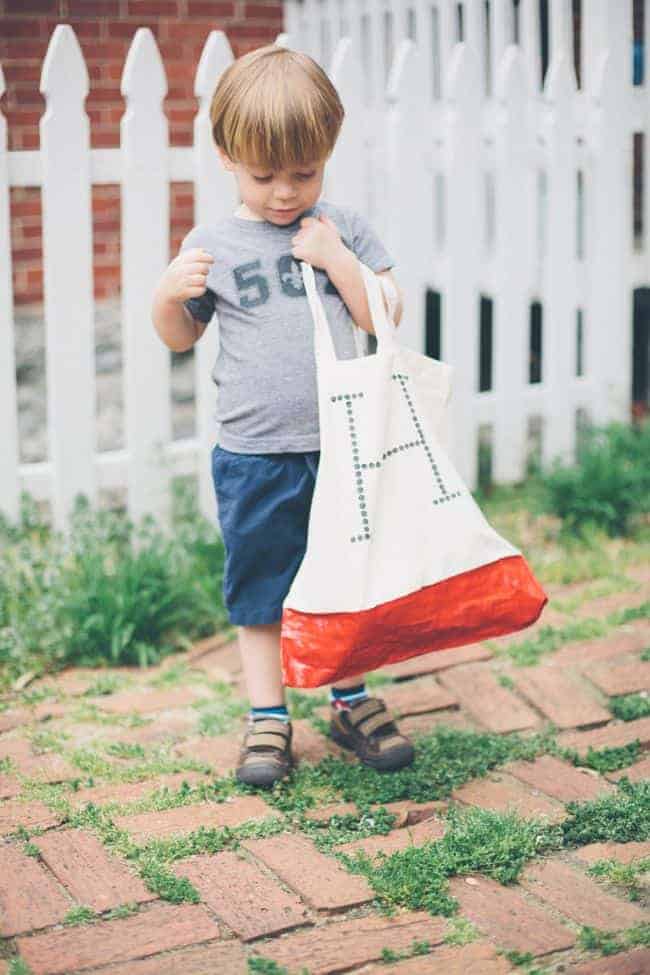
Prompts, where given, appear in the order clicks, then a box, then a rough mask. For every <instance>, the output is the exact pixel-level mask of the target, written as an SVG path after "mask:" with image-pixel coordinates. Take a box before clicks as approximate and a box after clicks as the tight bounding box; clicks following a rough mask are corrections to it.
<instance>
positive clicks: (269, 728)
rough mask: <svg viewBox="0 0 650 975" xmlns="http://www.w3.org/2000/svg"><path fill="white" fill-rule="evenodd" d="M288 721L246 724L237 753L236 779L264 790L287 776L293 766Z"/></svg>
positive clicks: (264, 720)
mask: <svg viewBox="0 0 650 975" xmlns="http://www.w3.org/2000/svg"><path fill="white" fill-rule="evenodd" d="M291 739H292V727H291V722H290V721H289V722H286V721H282V720H281V719H280V718H258V720H257V721H250V720H249V723H248V728H247V729H246V734H245V736H244V741H243V744H242V748H241V752H240V755H239V765H238V766H237V771H236V773H235V774H236V778H237V779H238V780H239V781H240V782H244V783H245V784H246V785H259V786H263V787H266V788H268V787H269V786H272V785H273V783H274V782H276V781H277V780H278V779H282V778H284V777H285V776H286V775H288V773H289V771H290V770H291V768H292V767H293V756H292V754H291Z"/></svg>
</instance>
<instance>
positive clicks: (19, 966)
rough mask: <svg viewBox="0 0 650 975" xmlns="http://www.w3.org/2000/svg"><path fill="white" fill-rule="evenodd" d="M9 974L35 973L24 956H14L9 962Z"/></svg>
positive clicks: (23, 974) (30, 974)
mask: <svg viewBox="0 0 650 975" xmlns="http://www.w3.org/2000/svg"><path fill="white" fill-rule="evenodd" d="M7 975H33V973H32V969H31V968H30V967H29V965H28V964H27V962H26V961H23V959H22V958H12V959H11V960H10V962H9V968H8V969H7Z"/></svg>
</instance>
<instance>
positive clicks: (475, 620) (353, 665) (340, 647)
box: [281, 555, 548, 687]
mask: <svg viewBox="0 0 650 975" xmlns="http://www.w3.org/2000/svg"><path fill="white" fill-rule="evenodd" d="M547 602H548V596H547V595H546V593H545V592H544V590H543V589H542V588H541V586H540V585H539V583H538V582H537V580H536V579H535V577H534V576H533V574H532V572H531V571H530V568H529V567H528V563H527V562H526V560H525V559H524V557H523V556H521V555H512V556H508V557H507V558H504V559H499V560H498V561H496V562H491V563H490V564H489V565H482V566H480V567H479V568H478V569H472V570H471V571H469V572H462V573H461V574H460V575H457V576H452V578H451V579H444V580H443V581H442V582H437V583H435V585H433V586H426V587H425V588H423V589H419V590H418V591H417V592H414V593H409V594H408V595H406V596H400V598H399V599H393V600H390V601H389V602H387V603H382V604H381V605H379V606H373V608H372V609H367V610H362V611H360V612H356V613H301V612H298V611H297V610H294V609H285V610H284V611H283V613H282V630H281V658H282V679H283V682H284V684H285V686H287V687H320V686H321V685H322V684H331V683H335V682H336V681H337V680H342V679H343V678H345V677H355V676H356V675H357V674H364V673H366V672H368V671H372V670H376V669H377V668H378V667H383V666H385V665H387V664H395V663H398V662H399V661H400V660H408V659H409V658H410V657H418V656H420V655H422V654H425V653H431V652H432V651H433V650H448V649H451V648H452V647H459V646H464V645H466V644H468V643H476V642H477V641H480V640H487V639H489V638H490V637H495V636H503V635H504V634H506V633H514V632H515V631H516V630H522V629H524V628H525V627H527V626H530V625H531V623H534V622H535V620H536V619H538V617H539V615H540V613H541V612H542V609H543V608H544V606H545V605H546V603H547Z"/></svg>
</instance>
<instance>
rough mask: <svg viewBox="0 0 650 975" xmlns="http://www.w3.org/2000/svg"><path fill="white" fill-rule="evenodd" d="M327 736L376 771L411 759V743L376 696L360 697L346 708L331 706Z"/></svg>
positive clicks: (391, 768)
mask: <svg viewBox="0 0 650 975" xmlns="http://www.w3.org/2000/svg"><path fill="white" fill-rule="evenodd" d="M330 736H331V738H333V739H334V741H335V742H336V743H337V744H338V745H342V746H343V748H350V749H352V750H353V751H354V752H356V754H357V755H358V756H359V758H360V759H361V761H362V762H363V764H364V765H369V766H370V767H371V768H374V769H378V770H380V771H384V772H392V771H395V770H396V769H399V768H403V767H404V766H405V765H410V764H411V763H412V762H413V759H414V758H415V750H414V748H413V744H412V743H411V741H410V740H409V739H408V738H406V737H405V736H404V735H401V734H400V733H399V729H398V727H397V725H396V724H395V722H394V720H393V718H392V716H391V714H390V712H389V710H388V708H387V707H386V704H385V702H384V701H383V700H382V699H381V698H380V697H367V698H364V699H363V700H362V701H358V702H357V704H353V705H352V706H351V707H350V708H341V709H340V710H339V709H338V708H334V707H332V708H331V720H330Z"/></svg>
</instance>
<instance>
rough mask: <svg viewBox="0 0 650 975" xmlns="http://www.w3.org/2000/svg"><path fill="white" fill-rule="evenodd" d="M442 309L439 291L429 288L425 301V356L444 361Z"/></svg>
mask: <svg viewBox="0 0 650 975" xmlns="http://www.w3.org/2000/svg"><path fill="white" fill-rule="evenodd" d="M440 309H441V296H440V292H439V291H433V290H432V289H431V288H427V293H426V300H425V326H424V336H425V347H424V351H425V354H426V355H428V356H431V358H432V359H442V347H441V341H440V335H441V332H440Z"/></svg>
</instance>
